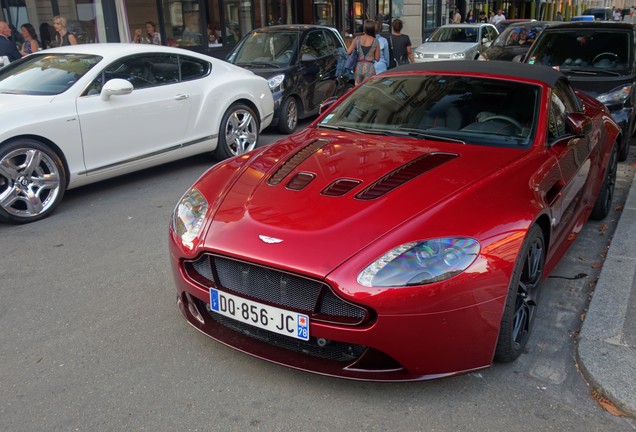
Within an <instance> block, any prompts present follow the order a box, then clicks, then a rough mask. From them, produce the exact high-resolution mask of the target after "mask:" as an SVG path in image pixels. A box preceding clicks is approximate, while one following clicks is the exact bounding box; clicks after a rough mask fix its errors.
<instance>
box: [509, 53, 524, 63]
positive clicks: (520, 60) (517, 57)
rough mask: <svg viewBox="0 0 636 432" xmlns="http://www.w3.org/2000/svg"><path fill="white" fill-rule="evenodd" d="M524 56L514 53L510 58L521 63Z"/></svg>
mask: <svg viewBox="0 0 636 432" xmlns="http://www.w3.org/2000/svg"><path fill="white" fill-rule="evenodd" d="M524 59H525V56H524V55H523V54H519V55H516V56H514V57H513V58H512V61H513V62H515V63H523V60H524Z"/></svg>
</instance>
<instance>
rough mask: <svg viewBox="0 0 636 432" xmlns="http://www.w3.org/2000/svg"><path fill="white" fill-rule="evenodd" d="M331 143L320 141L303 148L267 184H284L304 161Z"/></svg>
mask: <svg viewBox="0 0 636 432" xmlns="http://www.w3.org/2000/svg"><path fill="white" fill-rule="evenodd" d="M329 142H330V141H328V140H325V139H318V140H316V141H313V142H312V143H310V144H308V145H306V146H305V147H303V148H301V149H300V150H299V151H298V152H297V153H296V154H294V155H293V156H292V157H290V158H289V159H288V160H287V162H285V163H283V164H282V165H281V166H280V168H278V170H277V171H276V172H275V173H274V175H272V176H271V177H270V179H269V180H268V181H267V184H268V185H270V186H276V185H277V184H279V183H280V182H282V181H283V179H284V178H285V177H287V176H288V175H289V173H291V172H292V171H293V170H294V169H295V168H296V167H298V166H299V165H300V164H301V163H303V161H305V160H306V159H307V158H309V157H310V156H311V155H313V154H314V153H316V152H317V151H318V150H320V149H321V148H323V147H324V146H326V145H327V144H329Z"/></svg>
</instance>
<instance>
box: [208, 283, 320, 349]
mask: <svg viewBox="0 0 636 432" xmlns="http://www.w3.org/2000/svg"><path fill="white" fill-rule="evenodd" d="M210 309H211V310H212V311H213V312H215V313H218V314H220V315H223V316H225V317H228V318H231V319H233V320H235V321H238V322H241V323H243V324H248V325H251V326H254V327H258V328H260V329H263V330H268V331H271V332H273V333H276V334H280V335H283V336H288V337H291V338H294V339H300V340H304V341H308V340H309V316H308V315H306V314H302V313H298V312H293V311H290V310H287V309H282V308H279V307H276V306H269V305H266V304H263V303H259V302H255V301H252V300H248V299H246V298H243V297H240V296H237V295H234V294H230V293H228V292H226V291H221V290H218V289H216V288H210Z"/></svg>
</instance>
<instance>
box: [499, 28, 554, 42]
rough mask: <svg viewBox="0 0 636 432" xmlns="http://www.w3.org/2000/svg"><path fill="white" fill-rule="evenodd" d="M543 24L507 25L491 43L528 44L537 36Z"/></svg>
mask: <svg viewBox="0 0 636 432" xmlns="http://www.w3.org/2000/svg"><path fill="white" fill-rule="evenodd" d="M544 27H545V26H544V25H523V26H514V25H513V26H510V27H507V28H506V29H505V30H504V31H503V32H502V33H501V34H500V35H499V36H498V37H497V39H495V42H494V43H493V45H494V46H499V47H507V46H530V44H532V42H534V40H535V39H536V38H537V36H539V33H541V31H542V30H543V28H544Z"/></svg>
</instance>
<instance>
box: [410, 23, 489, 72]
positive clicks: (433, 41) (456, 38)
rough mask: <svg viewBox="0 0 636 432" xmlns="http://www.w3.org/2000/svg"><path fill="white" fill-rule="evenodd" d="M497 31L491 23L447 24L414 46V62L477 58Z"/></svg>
mask: <svg viewBox="0 0 636 432" xmlns="http://www.w3.org/2000/svg"><path fill="white" fill-rule="evenodd" d="M498 35H499V32H498V31H497V29H496V28H495V26H494V25H492V24H486V23H478V24H447V25H443V26H441V27H439V28H438V29H437V30H435V31H434V32H433V34H431V37H430V38H429V39H428V40H427V41H426V42H424V43H423V44H422V45H420V46H418V47H417V48H415V51H414V55H415V62H416V63H420V62H428V61H437V60H477V57H479V52H480V51H481V50H484V49H486V48H488V47H489V46H490V45H491V44H492V42H493V41H494V40H495V39H496V38H497V36H498Z"/></svg>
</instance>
